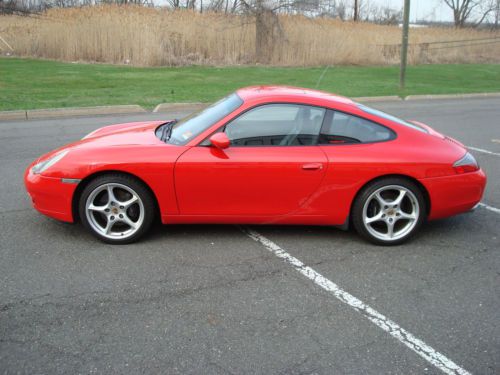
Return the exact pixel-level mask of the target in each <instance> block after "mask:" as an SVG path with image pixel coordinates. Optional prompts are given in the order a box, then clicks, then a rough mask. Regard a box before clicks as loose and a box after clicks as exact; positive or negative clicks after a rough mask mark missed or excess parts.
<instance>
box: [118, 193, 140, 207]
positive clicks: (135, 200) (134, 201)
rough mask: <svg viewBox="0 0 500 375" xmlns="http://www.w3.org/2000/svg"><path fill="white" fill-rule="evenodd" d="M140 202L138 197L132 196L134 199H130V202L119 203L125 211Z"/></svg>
mask: <svg viewBox="0 0 500 375" xmlns="http://www.w3.org/2000/svg"><path fill="white" fill-rule="evenodd" d="M138 200H139V198H138V197H137V196H135V195H134V196H132V198H130V199H129V200H128V201H125V202H119V203H120V205H122V206H123V207H125V209H127V208H129V207H130V206H132V205H133V204H134V203H136V202H137V201H138Z"/></svg>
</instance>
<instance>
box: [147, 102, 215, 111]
mask: <svg viewBox="0 0 500 375" xmlns="http://www.w3.org/2000/svg"><path fill="white" fill-rule="evenodd" d="M207 105H208V103H161V104H158V105H157V106H156V107H155V109H153V112H155V113H156V112H171V111H182V110H193V111H194V110H198V109H201V108H203V107H206V106H207Z"/></svg>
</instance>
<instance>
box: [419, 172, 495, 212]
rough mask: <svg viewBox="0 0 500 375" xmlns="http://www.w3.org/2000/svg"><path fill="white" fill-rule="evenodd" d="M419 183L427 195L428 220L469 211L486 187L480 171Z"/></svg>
mask: <svg viewBox="0 0 500 375" xmlns="http://www.w3.org/2000/svg"><path fill="white" fill-rule="evenodd" d="M419 181H420V182H421V183H422V185H424V187H425V188H426V189H427V192H428V193H429V198H430V203H431V211H430V213H429V219H430V220H433V219H441V218H444V217H448V216H452V215H456V214H460V213H463V212H467V211H470V210H471V209H472V208H473V207H474V206H476V205H477V204H478V203H479V201H481V198H482V197H483V193H484V189H485V187H486V175H485V173H484V172H483V171H482V170H481V169H479V170H477V171H476V172H471V173H464V174H457V175H452V176H445V177H435V178H423V179H421V180H419Z"/></svg>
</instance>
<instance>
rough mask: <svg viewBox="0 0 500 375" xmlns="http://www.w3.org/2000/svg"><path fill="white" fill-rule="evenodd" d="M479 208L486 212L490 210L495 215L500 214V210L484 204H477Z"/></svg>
mask: <svg viewBox="0 0 500 375" xmlns="http://www.w3.org/2000/svg"><path fill="white" fill-rule="evenodd" d="M477 205H478V206H479V207H483V208H486V209H487V210H490V211H492V212H495V213H497V214H500V208H496V207H492V206H488V205H487V204H484V203H481V202H479V203H478V204H477Z"/></svg>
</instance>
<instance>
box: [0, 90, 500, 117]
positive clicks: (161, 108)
mask: <svg viewBox="0 0 500 375" xmlns="http://www.w3.org/2000/svg"><path fill="white" fill-rule="evenodd" d="M497 97H500V92H489V93H475V94H444V95H409V96H407V97H406V98H404V99H403V98H400V97H399V96H395V95H390V96H362V97H357V98H352V99H353V100H355V101H358V102H362V103H374V102H398V101H403V100H405V101H406V100H410V101H412V100H439V99H468V98H497ZM205 106H207V103H161V104H158V105H157V106H156V107H155V109H154V110H153V113H162V112H172V111H195V110H199V109H201V108H203V107H205ZM146 112H149V111H147V110H145V109H144V108H142V107H141V106H140V105H136V104H131V105H113V106H99V107H80V108H49V109H31V110H26V111H0V121H11V120H31V119H44V118H58V117H72V116H91V115H114V114H116V115H118V114H127V113H146Z"/></svg>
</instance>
